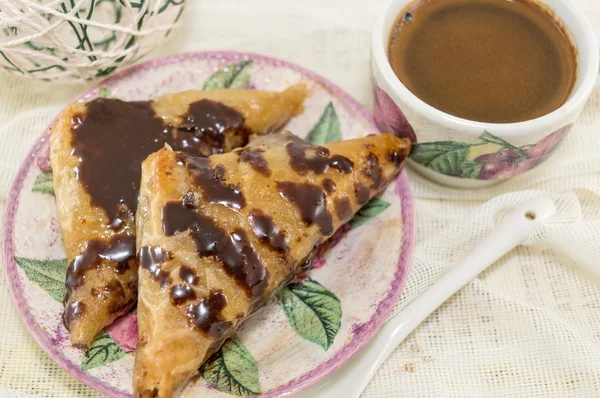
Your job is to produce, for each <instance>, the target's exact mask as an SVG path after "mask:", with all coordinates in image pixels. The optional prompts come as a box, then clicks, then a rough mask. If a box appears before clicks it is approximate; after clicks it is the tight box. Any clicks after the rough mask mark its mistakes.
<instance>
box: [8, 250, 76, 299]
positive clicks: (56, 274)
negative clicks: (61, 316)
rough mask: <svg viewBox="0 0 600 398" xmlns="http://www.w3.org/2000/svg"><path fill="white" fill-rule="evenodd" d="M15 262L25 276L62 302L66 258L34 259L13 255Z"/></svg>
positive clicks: (65, 291)
mask: <svg viewBox="0 0 600 398" xmlns="http://www.w3.org/2000/svg"><path fill="white" fill-rule="evenodd" d="M15 261H16V263H17V264H18V265H19V267H21V269H22V270H23V271H25V275H27V278H28V279H29V280H30V281H31V282H33V283H35V284H36V285H38V286H39V287H40V288H42V289H43V290H44V291H45V292H46V293H48V294H49V295H50V297H52V298H53V299H54V300H56V301H58V302H59V303H62V301H63V298H64V297H65V294H66V293H67V290H66V288H65V273H66V272H67V259H64V258H63V259H60V260H34V259H31V258H24V257H15Z"/></svg>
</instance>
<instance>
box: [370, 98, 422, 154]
mask: <svg viewBox="0 0 600 398" xmlns="http://www.w3.org/2000/svg"><path fill="white" fill-rule="evenodd" d="M373 114H374V117H375V123H377V127H379V129H380V130H381V131H383V132H389V133H394V134H395V135H397V136H398V137H402V138H409V139H410V140H411V141H412V142H417V136H416V135H415V131H414V130H413V128H412V126H411V125H410V124H409V123H408V120H407V119H406V116H404V113H402V111H401V110H400V108H398V105H396V103H395V102H394V100H393V99H391V98H390V96H389V95H387V93H386V92H385V91H383V90H382V89H380V88H379V87H375V105H374V111H373Z"/></svg>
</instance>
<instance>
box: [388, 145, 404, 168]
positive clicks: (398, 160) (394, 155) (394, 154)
mask: <svg viewBox="0 0 600 398" xmlns="http://www.w3.org/2000/svg"><path fill="white" fill-rule="evenodd" d="M388 160H389V161H390V162H392V164H393V165H394V167H400V165H401V164H402V162H403V161H404V155H401V154H400V152H398V151H397V150H395V149H394V150H393V151H391V152H390V153H389V155H388Z"/></svg>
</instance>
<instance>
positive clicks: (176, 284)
mask: <svg viewBox="0 0 600 398" xmlns="http://www.w3.org/2000/svg"><path fill="white" fill-rule="evenodd" d="M409 148H410V142H409V140H406V139H400V138H397V137H395V136H393V135H390V134H377V135H372V136H368V137H364V138H360V139H355V140H351V141H342V142H332V143H328V144H324V145H322V146H318V147H317V146H312V145H309V144H307V143H306V142H304V141H302V140H301V139H299V138H297V137H295V136H293V135H291V134H286V133H282V134H272V135H268V136H264V137H259V138H257V139H256V140H252V142H251V143H250V145H249V146H248V147H246V148H243V149H236V150H234V151H233V152H231V153H227V154H219V155H213V156H210V157H209V158H198V157H194V156H190V155H188V154H184V153H181V152H174V151H172V150H170V149H169V148H164V149H161V150H160V151H158V152H157V153H154V154H152V155H150V156H149V157H148V159H146V160H145V161H144V163H143V165H142V182H141V189H140V203H139V207H138V212H137V216H136V218H137V231H138V236H137V244H138V248H139V258H140V273H139V276H140V278H139V296H138V307H137V316H138V327H139V344H138V347H137V354H136V360H135V367H134V391H135V393H136V395H137V396H138V397H144V398H146V397H161V398H169V397H172V396H173V394H174V393H175V392H176V391H178V389H179V388H180V387H182V386H183V385H184V384H185V382H186V380H187V379H188V378H189V377H191V376H193V375H194V374H195V373H196V372H197V371H198V368H199V367H200V366H201V365H202V363H203V362H204V361H205V360H206V359H207V358H208V357H209V356H210V355H211V354H213V353H214V352H215V351H216V350H218V348H219V347H220V345H221V344H222V343H223V342H224V340H225V339H226V338H227V337H228V336H229V335H231V333H233V331H235V330H236V328H237V327H238V326H239V325H240V324H241V323H242V322H243V321H244V320H245V319H246V318H247V317H248V316H249V315H250V314H251V313H253V312H254V311H256V310H257V309H259V308H261V307H262V306H264V305H265V304H266V303H267V302H268V301H269V299H270V298H271V297H272V296H273V295H274V294H275V293H276V291H277V290H278V289H279V288H280V287H281V286H283V285H284V284H286V283H287V282H289V281H290V280H291V279H292V278H293V277H294V276H295V275H297V274H299V273H301V272H303V271H304V266H306V264H310V261H309V260H310V258H311V256H312V254H313V253H314V249H315V247H316V246H317V245H318V244H320V243H322V242H323V241H325V240H326V239H328V237H330V236H331V235H332V234H333V233H334V232H335V231H336V230H337V229H338V228H339V227H340V226H341V225H343V224H344V223H346V222H347V221H349V220H350V219H351V218H352V216H353V215H354V214H355V213H356V212H357V211H358V210H359V209H360V207H361V206H362V205H364V204H365V203H367V202H368V201H369V200H370V199H371V198H372V197H373V196H374V195H376V194H377V193H378V192H380V191H381V190H382V189H383V188H385V187H386V186H387V184H388V183H389V182H390V181H392V180H393V179H394V177H395V176H396V175H397V174H398V172H399V170H400V167H401V165H402V162H403V160H404V159H405V157H406V156H407V154H408V151H409Z"/></svg>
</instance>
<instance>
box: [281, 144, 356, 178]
mask: <svg viewBox="0 0 600 398" xmlns="http://www.w3.org/2000/svg"><path fill="white" fill-rule="evenodd" d="M285 149H286V151H287V153H288V155H289V156H290V166H291V167H292V169H294V170H295V171H296V172H297V173H298V174H300V175H304V174H306V173H308V172H309V171H312V172H313V173H315V174H323V173H325V172H326V171H327V170H328V169H329V167H332V168H334V169H337V170H338V171H340V172H341V173H344V174H348V173H350V172H351V171H352V167H353V166H354V163H352V161H351V160H350V159H348V158H347V157H345V156H342V155H333V156H331V157H330V152H329V149H327V148H325V147H322V146H320V147H314V146H311V145H304V144H298V143H296V142H288V143H287V144H286V145H285ZM307 150H308V151H311V152H315V155H314V156H307V155H306V152H307Z"/></svg>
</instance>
